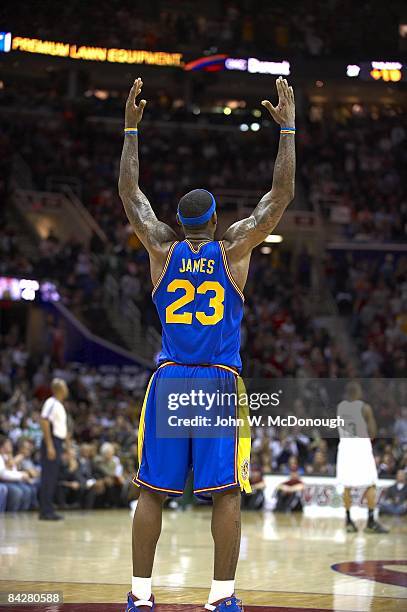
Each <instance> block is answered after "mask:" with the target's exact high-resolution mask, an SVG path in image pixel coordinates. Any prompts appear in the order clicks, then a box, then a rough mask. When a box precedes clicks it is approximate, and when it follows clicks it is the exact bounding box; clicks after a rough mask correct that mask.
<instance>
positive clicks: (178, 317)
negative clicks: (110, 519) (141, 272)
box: [165, 278, 225, 325]
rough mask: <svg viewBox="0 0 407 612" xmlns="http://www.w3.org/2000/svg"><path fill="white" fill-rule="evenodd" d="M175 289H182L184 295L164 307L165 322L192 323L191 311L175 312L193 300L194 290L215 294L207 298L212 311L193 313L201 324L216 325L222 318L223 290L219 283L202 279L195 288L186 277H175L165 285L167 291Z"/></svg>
mask: <svg viewBox="0 0 407 612" xmlns="http://www.w3.org/2000/svg"><path fill="white" fill-rule="evenodd" d="M177 289H183V290H184V295H182V296H181V297H180V298H178V299H177V300H175V302H172V304H170V305H169V306H167V308H166V309H165V322H166V323H185V324H186V325H191V323H192V312H183V313H182V314H180V313H177V310H179V309H180V308H182V307H183V306H185V305H186V304H189V303H190V302H193V301H194V299H195V291H196V292H197V293H200V294H205V293H207V291H214V293H215V295H214V296H213V297H211V298H210V299H209V306H210V308H212V309H213V313H212V314H210V315H208V314H206V313H205V312H202V311H197V312H196V313H195V316H196V318H197V319H198V321H199V322H200V323H202V325H216V323H219V321H221V320H222V319H223V313H224V310H225V307H224V304H223V302H224V300H225V290H224V288H223V287H222V285H221V284H220V283H218V282H217V281H204V282H203V283H202V284H201V285H199V287H197V288H196V289H195V287H194V286H193V284H192V283H191V282H190V281H189V280H186V279H181V278H176V279H175V280H173V281H171V283H170V284H169V285H168V287H167V291H168V292H169V293H174V292H175V291H177Z"/></svg>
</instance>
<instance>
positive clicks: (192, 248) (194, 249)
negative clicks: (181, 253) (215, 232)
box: [185, 238, 212, 253]
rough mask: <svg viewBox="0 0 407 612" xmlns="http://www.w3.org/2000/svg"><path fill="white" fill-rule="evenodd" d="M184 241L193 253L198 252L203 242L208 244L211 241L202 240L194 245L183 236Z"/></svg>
mask: <svg viewBox="0 0 407 612" xmlns="http://www.w3.org/2000/svg"><path fill="white" fill-rule="evenodd" d="M185 242H186V243H187V245H188V246H189V248H190V249H191V251H192V252H193V253H199V251H200V249H201V247H203V245H204V244H208V242H212V241H211V240H202V241H201V242H199V243H198V244H196V245H194V244H192V242H190V241H189V240H188V239H187V238H185Z"/></svg>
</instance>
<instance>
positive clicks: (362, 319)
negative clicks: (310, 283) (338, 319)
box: [325, 252, 407, 378]
mask: <svg viewBox="0 0 407 612" xmlns="http://www.w3.org/2000/svg"><path fill="white" fill-rule="evenodd" d="M325 276H326V278H327V282H328V284H329V286H330V288H331V290H332V293H333V295H334V296H335V298H336V301H337V303H338V307H339V310H340V312H341V313H342V314H344V315H346V316H348V317H349V320H350V331H351V334H352V336H353V337H354V338H355V339H356V341H357V347H358V352H359V354H360V361H361V373H362V375H363V376H365V377H380V376H384V377H389V378H392V377H395V378H397V377H403V376H405V373H406V371H407V359H406V355H407V257H406V256H405V255H400V254H393V253H386V252H384V253H383V254H381V255H380V254H377V253H376V254H373V253H370V254H369V253H367V254H362V253H361V252H353V253H349V252H347V253H342V254H341V253H335V254H329V255H328V256H327V258H326V261H325Z"/></svg>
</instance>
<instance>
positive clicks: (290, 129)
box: [280, 127, 295, 134]
mask: <svg viewBox="0 0 407 612" xmlns="http://www.w3.org/2000/svg"><path fill="white" fill-rule="evenodd" d="M280 134H295V127H281V128H280Z"/></svg>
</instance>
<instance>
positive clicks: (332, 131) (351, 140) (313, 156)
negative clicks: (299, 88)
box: [299, 105, 407, 242]
mask: <svg viewBox="0 0 407 612" xmlns="http://www.w3.org/2000/svg"><path fill="white" fill-rule="evenodd" d="M355 107H356V108H355ZM320 110H321V109H320V108H318V107H316V106H313V107H311V108H310V109H309V117H308V121H307V123H306V126H304V128H305V129H304V128H302V129H301V133H300V137H299V141H300V149H299V156H300V164H299V173H300V175H301V177H302V181H303V184H304V186H305V191H306V194H307V197H308V198H309V200H310V201H312V202H313V203H314V205H316V206H318V207H319V208H320V209H321V212H322V214H323V215H324V216H325V217H326V218H327V219H329V220H332V221H335V219H336V220H337V221H338V223H341V224H342V227H343V231H342V234H343V237H344V238H345V239H349V240H357V241H376V242H383V241H398V242H404V241H405V239H406V236H407V190H406V181H405V180H404V174H405V165H406V161H407V153H406V151H407V149H406V142H407V124H406V121H405V118H404V119H403V117H402V115H401V114H398V113H397V112H396V110H394V109H393V110H391V109H387V110H386V109H381V111H379V108H378V107H377V108H376V109H375V110H373V111H371V112H368V111H367V109H366V108H362V107H361V106H360V105H353V108H349V109H346V107H338V108H337V109H336V111H335V112H334V113H333V114H331V115H329V114H328V113H326V114H325V116H324V118H323V121H321V116H319V117H318V119H317V116H318V112H319V111H320ZM341 219H342V220H341Z"/></svg>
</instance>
